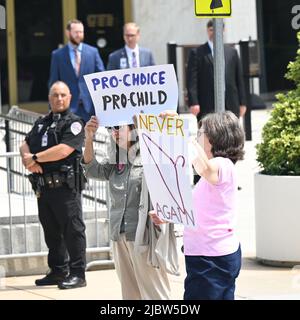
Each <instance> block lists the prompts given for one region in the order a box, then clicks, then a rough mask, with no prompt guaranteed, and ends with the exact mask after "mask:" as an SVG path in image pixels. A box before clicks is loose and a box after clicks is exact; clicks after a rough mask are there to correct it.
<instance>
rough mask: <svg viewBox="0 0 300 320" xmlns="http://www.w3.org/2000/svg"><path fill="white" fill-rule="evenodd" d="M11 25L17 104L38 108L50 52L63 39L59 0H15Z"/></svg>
mask: <svg viewBox="0 0 300 320" xmlns="http://www.w3.org/2000/svg"><path fill="white" fill-rule="evenodd" d="M15 28H16V57H17V58H16V59H17V82H18V104H19V105H21V106H22V104H23V106H24V105H26V104H28V103H29V105H31V106H32V105H36V106H37V108H39V106H40V105H41V104H40V102H44V105H45V104H46V103H47V100H48V78H49V69H50V60H51V52H52V50H54V49H56V48H57V47H58V46H59V44H61V43H62V42H63V33H62V30H63V27H62V4H61V0H26V1H23V0H15ZM34 102H36V103H34ZM31 110H32V108H31ZM34 111H40V110H39V109H38V110H34Z"/></svg>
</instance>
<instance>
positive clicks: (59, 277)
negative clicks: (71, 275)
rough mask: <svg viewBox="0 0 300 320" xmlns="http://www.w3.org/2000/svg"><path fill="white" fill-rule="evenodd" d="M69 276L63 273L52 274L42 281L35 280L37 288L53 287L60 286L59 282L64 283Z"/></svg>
mask: <svg viewBox="0 0 300 320" xmlns="http://www.w3.org/2000/svg"><path fill="white" fill-rule="evenodd" d="M66 277H67V275H66V274H63V273H53V272H50V273H49V274H47V275H46V276H45V277H44V278H42V279H37V280H35V285H36V286H53V285H58V283H59V282H61V281H64V280H65V279H66Z"/></svg>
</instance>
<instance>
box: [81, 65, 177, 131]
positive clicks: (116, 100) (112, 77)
mask: <svg viewBox="0 0 300 320" xmlns="http://www.w3.org/2000/svg"><path fill="white" fill-rule="evenodd" d="M84 80H85V82H86V84H87V87H88V89H89V92H90V95H91V97H92V100H93V103H94V107H95V112H96V116H97V118H98V119H99V122H100V125H101V126H115V125H125V124H131V123H133V119H132V117H133V116H134V115H135V114H139V113H140V112H142V113H143V112H144V113H151V114H155V115H158V114H159V113H160V112H161V111H164V110H176V109H177V103H178V84H177V79H176V74H175V71H174V67H173V65H172V64H166V65H158V66H151V67H142V68H132V69H123V70H111V71H105V72H97V73H92V74H88V75H85V76H84Z"/></svg>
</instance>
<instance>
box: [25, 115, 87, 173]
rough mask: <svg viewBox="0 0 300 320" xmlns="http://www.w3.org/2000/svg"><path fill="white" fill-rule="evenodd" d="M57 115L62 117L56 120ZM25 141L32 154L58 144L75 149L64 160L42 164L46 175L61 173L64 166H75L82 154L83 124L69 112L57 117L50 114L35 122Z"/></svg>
mask: <svg viewBox="0 0 300 320" xmlns="http://www.w3.org/2000/svg"><path fill="white" fill-rule="evenodd" d="M57 115H60V117H59V116H58V117H59V119H56V118H57ZM25 141H26V142H27V144H28V146H29V149H30V152H31V153H39V152H41V151H44V150H47V149H49V148H51V147H53V146H55V145H58V144H66V145H68V146H70V147H72V148H74V149H75V150H74V151H73V152H72V153H71V154H70V155H69V156H68V157H66V158H64V159H61V160H58V161H51V162H43V163H40V165H41V166H42V168H43V172H44V173H47V172H53V171H59V169H60V167H61V165H63V164H67V165H70V164H73V165H74V159H75V158H76V156H78V155H81V154H82V146H83V142H84V126H83V122H82V120H81V119H80V118H79V117H78V116H77V115H75V114H74V113H72V112H71V111H69V110H66V111H64V112H62V113H60V114H56V115H53V113H52V112H50V113H49V114H48V115H46V116H44V117H42V118H40V119H38V120H37V121H36V122H35V124H34V126H33V128H32V130H31V131H30V132H29V133H28V134H27V136H26V138H25Z"/></svg>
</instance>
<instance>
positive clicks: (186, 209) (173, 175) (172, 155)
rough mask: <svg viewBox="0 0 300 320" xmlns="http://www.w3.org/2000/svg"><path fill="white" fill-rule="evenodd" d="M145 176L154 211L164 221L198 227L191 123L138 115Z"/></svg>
mask: <svg viewBox="0 0 300 320" xmlns="http://www.w3.org/2000/svg"><path fill="white" fill-rule="evenodd" d="M138 132H139V142H140V149H141V156H142V162H143V166H144V174H145V178H146V182H147V186H148V189H149V193H150V197H151V201H152V204H153V207H154V211H155V212H156V213H157V214H158V216H159V217H160V218H162V219H164V220H167V221H171V222H173V223H179V224H183V225H185V226H187V227H194V226H195V219H194V214H193V205H192V189H191V185H190V177H189V174H190V170H189V169H190V168H189V161H188V138H189V137H188V135H189V133H188V120H186V119H183V118H180V117H174V118H169V117H168V118H164V119H162V118H159V117H157V116H155V115H149V114H140V115H139V116H138Z"/></svg>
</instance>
